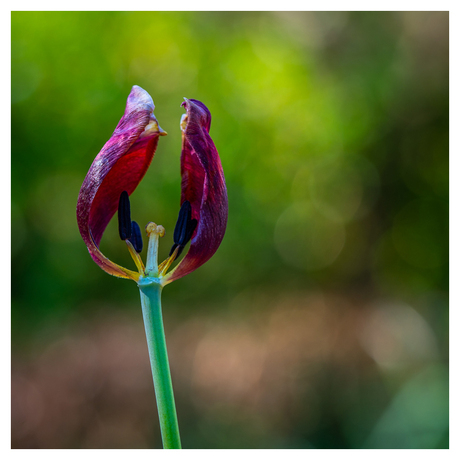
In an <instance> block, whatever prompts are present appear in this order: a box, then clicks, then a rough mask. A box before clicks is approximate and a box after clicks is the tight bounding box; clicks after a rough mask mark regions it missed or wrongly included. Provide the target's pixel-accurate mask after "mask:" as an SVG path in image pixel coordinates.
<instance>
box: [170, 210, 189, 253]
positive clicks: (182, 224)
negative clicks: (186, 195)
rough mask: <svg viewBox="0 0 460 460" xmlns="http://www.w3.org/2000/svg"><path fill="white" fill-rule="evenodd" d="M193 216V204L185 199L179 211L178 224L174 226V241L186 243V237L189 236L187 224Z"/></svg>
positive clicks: (181, 243) (180, 243)
mask: <svg viewBox="0 0 460 460" xmlns="http://www.w3.org/2000/svg"><path fill="white" fill-rule="evenodd" d="M191 217H192V206H191V204H190V202H189V201H184V202H183V203H182V206H181V208H180V211H179V217H178V218H177V222H176V226H175V227H174V236H173V238H174V243H175V244H179V245H183V244H185V243H184V241H185V237H186V236H187V224H188V222H189V220H190V218H191Z"/></svg>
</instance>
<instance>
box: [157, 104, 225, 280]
mask: <svg viewBox="0 0 460 460" xmlns="http://www.w3.org/2000/svg"><path fill="white" fill-rule="evenodd" d="M182 105H183V106H185V110H186V112H187V118H186V120H187V121H186V126H185V129H183V133H182V155H181V174H182V194H181V205H182V203H183V202H184V201H185V200H188V201H189V202H190V204H191V206H192V219H197V221H198V225H197V228H196V230H195V232H194V236H193V237H192V240H191V244H190V249H189V251H188V253H187V255H186V256H185V257H184V258H183V259H182V261H181V262H180V263H179V264H178V265H177V267H176V268H175V269H174V270H173V271H171V272H170V273H169V274H168V275H166V277H165V279H164V284H168V283H170V282H172V281H174V280H177V279H179V278H182V277H183V276H185V275H187V274H189V273H191V272H192V271H194V270H196V269H197V268H198V267H200V266H201V265H203V264H204V263H205V262H206V261H207V260H209V259H210V258H211V257H212V256H213V254H214V253H215V252H216V251H217V248H218V247H219V245H220V243H221V241H222V239H223V237H224V234H225V229H226V227H227V216H228V198H227V188H226V186H225V178H224V171H223V169H222V164H221V162H220V158H219V154H218V153H217V149H216V147H215V145H214V142H213V141H212V139H211V137H210V136H209V129H210V126H211V113H210V112H209V110H208V108H207V107H206V106H205V105H204V104H203V103H202V102H200V101H197V100H195V99H186V100H185V102H184V103H183V104H182Z"/></svg>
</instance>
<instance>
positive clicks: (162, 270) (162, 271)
mask: <svg viewBox="0 0 460 460" xmlns="http://www.w3.org/2000/svg"><path fill="white" fill-rule="evenodd" d="M182 249H184V248H183V247H182V248H181V246H176V249H174V252H173V254H172V256H170V257H168V258H167V259H166V260H164V261H163V262H161V264H160V266H159V267H158V271H159V275H158V276H163V275H164V274H165V273H166V272H167V271H168V270H169V267H170V266H171V264H172V263H173V262H174V261H175V260H176V258H177V257H178V255H179V254H180V253H181V251H182Z"/></svg>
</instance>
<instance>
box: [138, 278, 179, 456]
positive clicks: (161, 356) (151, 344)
mask: <svg viewBox="0 0 460 460" xmlns="http://www.w3.org/2000/svg"><path fill="white" fill-rule="evenodd" d="M139 287H140V289H141V303H142V314H143V317H144V326H145V335H146V337H147V345H148V349H149V356H150V365H151V367H152V375H153V385H154V388H155V396H156V400H157V407H158V416H159V418H160V429H161V438H162V440H163V448H165V449H180V448H181V443H180V436H179V425H178V423H177V414H176V404H175V402H174V392H173V387H172V382H171V373H170V371H169V361H168V352H167V350H166V341H165V334H164V329H163V317H162V313H161V290H162V286H161V285H160V284H158V283H156V282H152V283H149V284H144V285H142V286H141V285H139Z"/></svg>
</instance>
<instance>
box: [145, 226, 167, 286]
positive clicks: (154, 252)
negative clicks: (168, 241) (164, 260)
mask: <svg viewBox="0 0 460 460" xmlns="http://www.w3.org/2000/svg"><path fill="white" fill-rule="evenodd" d="M145 230H146V232H147V235H148V237H149V246H148V248H147V265H146V266H145V275H146V276H154V277H158V240H159V238H160V237H162V236H164V234H165V229H164V227H163V226H161V225H157V224H155V223H153V222H150V223H148V224H147V226H146V227H145Z"/></svg>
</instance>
